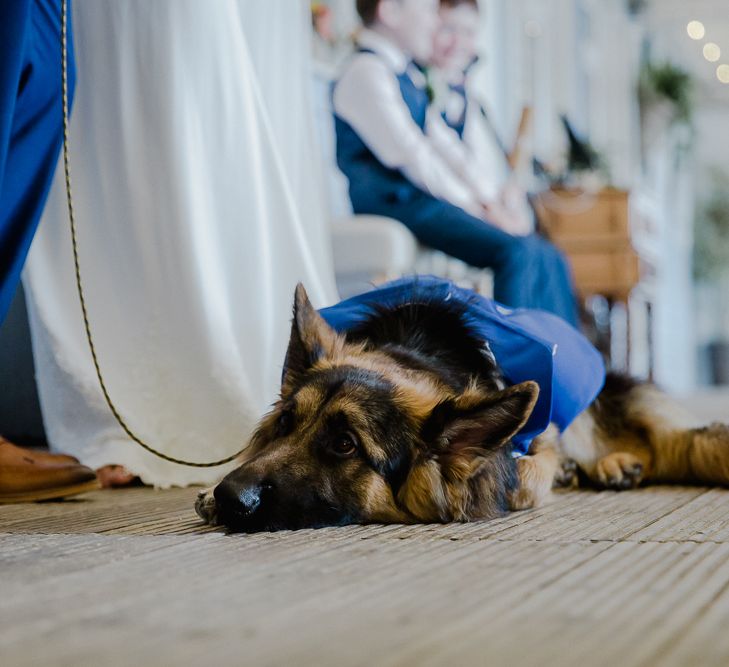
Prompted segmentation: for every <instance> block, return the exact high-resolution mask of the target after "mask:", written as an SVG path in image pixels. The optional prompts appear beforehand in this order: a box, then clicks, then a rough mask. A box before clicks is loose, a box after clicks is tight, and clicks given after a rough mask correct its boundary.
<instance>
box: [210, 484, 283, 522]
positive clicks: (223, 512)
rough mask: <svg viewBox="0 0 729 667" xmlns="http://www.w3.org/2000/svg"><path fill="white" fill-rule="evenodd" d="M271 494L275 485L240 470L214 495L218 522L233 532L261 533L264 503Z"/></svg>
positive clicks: (217, 488) (218, 487)
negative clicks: (251, 531) (253, 531)
mask: <svg viewBox="0 0 729 667" xmlns="http://www.w3.org/2000/svg"><path fill="white" fill-rule="evenodd" d="M272 490H273V485H272V484H271V483H270V482H268V481H266V480H262V479H259V478H257V477H255V476H252V475H245V474H241V471H239V470H238V471H234V472H232V473H231V474H230V475H228V476H227V477H226V478H225V479H223V481H222V482H220V484H218V486H217V487H215V491H213V495H214V496H215V506H216V509H217V512H218V518H219V520H220V521H221V522H222V523H223V524H224V525H226V526H228V528H231V529H233V530H242V531H247V530H256V529H260V528H259V524H260V523H262V519H263V517H262V515H263V514H264V513H265V508H264V507H263V505H264V502H263V501H264V500H265V498H266V497H267V496H268V495H269V494H270V493H271V491H272Z"/></svg>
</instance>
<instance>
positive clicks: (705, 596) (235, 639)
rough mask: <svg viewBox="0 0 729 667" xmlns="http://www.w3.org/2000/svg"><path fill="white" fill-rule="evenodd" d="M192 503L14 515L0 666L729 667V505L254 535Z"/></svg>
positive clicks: (57, 508)
mask: <svg viewBox="0 0 729 667" xmlns="http://www.w3.org/2000/svg"><path fill="white" fill-rule="evenodd" d="M194 495H195V491H194V490H175V491H166V492H155V491H152V490H148V489H135V490H128V491H118V492H100V493H96V494H91V495H89V496H86V497H85V498H83V499H80V500H76V501H70V502H64V503H48V504H40V505H30V506H6V507H0V664H1V665H3V667H15V666H20V665H44V666H55V665H69V666H73V667H80V666H83V665H127V664H134V665H297V666H301V665H316V666H317V667H318V666H321V665H389V666H395V665H449V666H450V667H455V666H460V665H471V664H481V665H486V664H488V665H490V666H498V665H509V666H515V665H519V666H521V665H525V666H526V665H540V666H543V665H560V667H569V666H571V665H580V666H584V665H611V666H612V665H621V667H628V666H632V665H642V666H652V665H661V666H672V665H701V666H706V665H722V666H725V665H727V664H729V632H727V628H729V491H721V490H706V489H696V488H654V489H647V490H641V491H636V492H629V493H622V494H615V493H607V492H606V493H591V492H571V493H567V494H564V495H561V496H560V497H559V498H558V500H557V501H556V502H555V503H554V504H552V505H551V506H549V507H547V508H544V509H542V510H537V511H532V512H524V513H519V514H513V515H511V516H509V517H507V518H505V519H502V520H499V521H493V522H490V523H481V524H470V525H450V526H418V527H403V526H391V527H376V526H370V527H354V528H349V529H327V530H320V531H300V532H290V533H277V534H265V535H257V536H244V535H231V536H229V535H225V534H224V533H223V532H222V531H218V530H210V529H207V528H204V527H202V526H201V525H200V523H199V522H198V521H197V519H196V517H195V516H194V513H193V511H192V502H193V497H194Z"/></svg>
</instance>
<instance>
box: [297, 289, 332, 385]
mask: <svg viewBox="0 0 729 667" xmlns="http://www.w3.org/2000/svg"><path fill="white" fill-rule="evenodd" d="M342 342H343V339H342V337H340V336H339V335H338V334H337V332H336V331H334V329H332V328H331V327H330V326H329V325H328V324H327V323H326V322H325V321H324V318H323V317H322V316H321V315H319V313H318V312H317V311H316V309H315V308H314V306H312V305H311V301H309V297H308V295H307V294H306V290H305V289H304V286H303V285H302V284H301V283H299V284H298V285H297V286H296V291H295V292H294V316H293V320H292V322H291V337H290V339H289V347H288V350H287V352H286V361H285V362H284V376H283V386H284V387H286V386H291V385H293V384H295V383H296V381H297V379H298V378H300V377H301V375H303V374H304V373H305V372H306V371H307V370H308V369H309V368H311V367H312V366H313V365H314V364H315V363H316V362H317V361H318V360H319V359H322V358H323V357H327V356H332V355H333V354H334V352H335V350H336V349H337V348H338V347H341V345H342Z"/></svg>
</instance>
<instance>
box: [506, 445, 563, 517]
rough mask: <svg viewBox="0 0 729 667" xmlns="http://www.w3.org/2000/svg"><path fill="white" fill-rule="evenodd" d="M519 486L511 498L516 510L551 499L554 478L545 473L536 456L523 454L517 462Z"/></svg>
mask: <svg viewBox="0 0 729 667" xmlns="http://www.w3.org/2000/svg"><path fill="white" fill-rule="evenodd" d="M516 469H517V473H518V477H519V488H518V489H517V490H516V491H514V492H513V493H512V494H511V497H510V498H509V508H510V509H511V510H512V511H514V512H519V511H522V510H530V509H534V508H536V507H541V506H542V505H545V504H546V503H547V502H549V500H550V499H551V496H552V493H551V488H552V480H551V479H550V478H548V477H546V476H545V475H544V474H543V471H542V469H541V468H540V466H539V463H538V462H537V460H536V458H535V457H534V456H522V457H520V458H519V459H518V460H517V462H516Z"/></svg>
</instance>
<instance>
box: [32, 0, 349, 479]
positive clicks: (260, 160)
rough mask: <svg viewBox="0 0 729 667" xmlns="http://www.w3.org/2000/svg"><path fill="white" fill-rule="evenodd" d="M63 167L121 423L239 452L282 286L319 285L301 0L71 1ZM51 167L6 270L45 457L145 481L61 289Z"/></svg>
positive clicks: (178, 444)
mask: <svg viewBox="0 0 729 667" xmlns="http://www.w3.org/2000/svg"><path fill="white" fill-rule="evenodd" d="M73 9H74V17H73V19H74V28H75V31H76V56H77V67H78V87H77V94H76V100H75V104H74V109H73V116H72V123H71V144H70V145H71V150H72V155H71V161H72V169H73V181H74V195H75V204H76V214H77V218H78V228H79V243H80V253H81V266H82V272H83V277H84V282H85V285H86V292H87V300H88V306H89V312H90V318H91V326H92V330H93V332H94V335H95V339H96V344H97V347H98V352H99V358H100V362H101V366H102V370H103V372H104V375H105V377H106V380H107V383H108V387H109V390H110V393H111V395H112V397H113V398H114V400H115V402H116V403H117V405H118V407H119V408H120V410H121V412H122V414H123V415H124V416H125V417H126V419H127V421H128V423H129V424H130V425H131V426H132V428H133V429H134V430H135V431H136V432H137V433H139V434H140V435H142V436H143V437H144V438H145V439H147V440H148V441H149V442H151V443H153V444H154V445H155V446H157V447H158V448H159V449H161V450H163V451H165V452H167V453H169V454H172V455H173V456H176V457H182V458H188V459H193V460H210V459H215V458H218V457H223V456H225V455H227V454H230V453H232V452H233V451H235V450H236V449H238V448H240V446H241V444H242V442H244V440H245V439H246V437H247V436H248V435H249V433H250V430H251V427H252V426H253V425H254V423H255V421H257V419H258V418H259V417H260V415H261V412H262V411H263V410H264V409H266V407H267V406H268V405H269V404H270V403H271V402H272V401H273V400H274V399H275V397H276V393H277V391H278V387H279V381H280V374H281V364H282V361H283V356H284V353H285V349H286V341H287V339H288V333H289V326H290V325H289V319H290V309H291V301H292V295H293V289H294V286H295V284H296V282H297V281H299V280H300V281H302V282H304V284H305V285H306V286H307V288H308V291H309V294H310V296H311V298H312V301H313V302H314V303H315V305H324V304H325V303H330V302H333V301H334V300H335V297H336V293H335V288H334V281H333V271H332V268H331V257H330V256H329V253H330V250H329V239H328V236H327V229H326V222H325V216H324V214H323V205H322V196H321V188H320V183H319V180H318V179H319V176H320V173H321V171H320V169H319V165H318V163H317V156H316V154H317V151H316V149H315V148H314V146H313V131H312V129H311V127H312V125H313V123H312V118H311V105H310V100H309V86H310V81H311V75H310V71H309V66H310V63H309V41H308V40H309V27H308V20H309V19H308V3H306V2H304V1H303V0H297V1H296V2H292V1H291V0H216V1H215V2H200V1H199V0H155V2H149V0H124V1H123V2H119V1H118V0H75V2H74V5H73ZM62 176H63V175H62V171H61V170H60V169H59V170H58V172H57V174H56V179H55V182H54V185H53V189H52V192H51V195H50V198H49V202H48V206H47V209H46V213H45V215H44V218H43V220H42V222H41V225H40V230H39V233H38V236H37V237H36V239H35V242H34V244H33V248H32V250H31V255H30V257H29V260H28V264H27V267H26V272H25V277H24V279H25V286H26V290H27V292H28V295H29V302H30V314H31V325H32V332H33V342H34V350H35V357H36V371H37V379H38V385H39V391H40V397H41V405H42V409H43V416H44V420H45V425H46V429H47V432H48V436H49V440H50V443H51V445H52V447H53V448H55V449H60V450H63V451H66V452H70V453H73V454H75V455H77V456H79V458H81V460H82V461H83V462H84V463H86V464H87V465H91V466H94V467H98V466H101V465H105V464H109V463H118V464H122V465H125V466H127V467H128V468H129V469H130V470H131V471H133V472H135V473H137V474H139V475H140V476H141V477H142V479H143V480H144V481H145V482H147V483H151V484H156V485H158V486H168V485H182V484H189V483H211V482H212V481H214V480H215V479H216V478H219V476H220V475H221V474H222V472H223V470H221V469H214V470H199V469H192V468H185V467H181V466H177V465H174V464H168V463H166V462H164V461H162V460H160V459H157V458H155V457H153V456H151V455H149V454H147V453H146V452H144V451H143V450H142V449H141V448H139V447H138V446H137V445H135V444H134V443H132V442H130V441H129V440H128V439H127V437H126V436H125V435H124V434H123V433H122V431H121V429H120V428H119V427H118V426H117V425H116V423H115V422H114V420H113V418H112V416H111V414H110V413H109V411H108V409H107V407H106V405H105V404H104V402H103V398H102V396H101V393H100V390H99V389H98V386H97V381H96V378H95V375H94V372H93V367H92V364H91V359H90V354H89V351H88V349H87V346H86V342H85V338H84V334H83V330H82V320H81V312H80V307H79V305H78V299H77V296H76V294H75V287H74V281H73V269H72V259H71V247H70V235H69V231H68V223H67V214H66V208H65V200H64V187H63V182H62V181H63V178H62Z"/></svg>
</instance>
